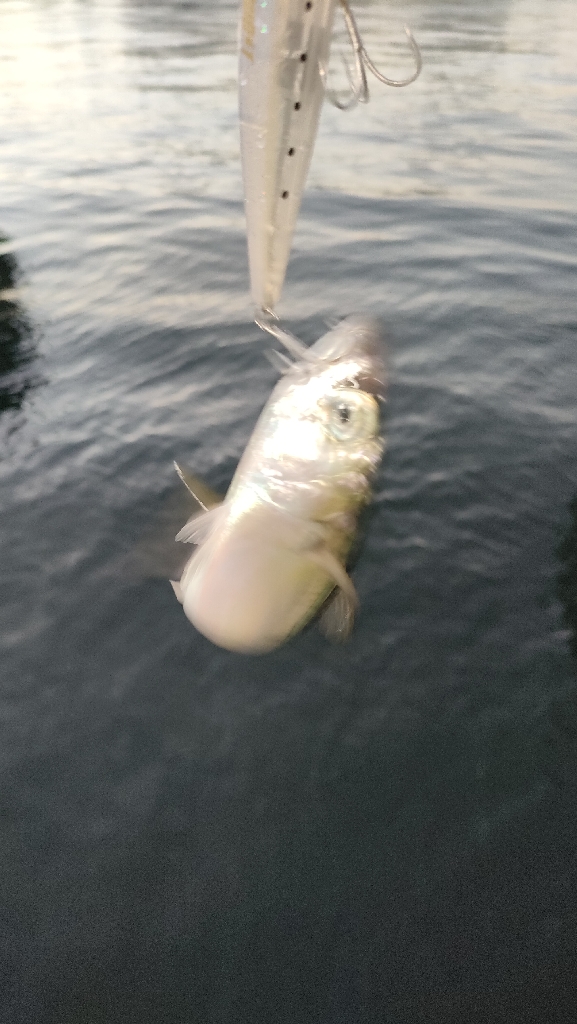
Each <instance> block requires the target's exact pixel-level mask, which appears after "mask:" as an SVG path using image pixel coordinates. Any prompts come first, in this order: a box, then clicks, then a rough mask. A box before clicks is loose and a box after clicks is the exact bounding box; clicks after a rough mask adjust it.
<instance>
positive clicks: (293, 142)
mask: <svg viewBox="0 0 577 1024" xmlns="http://www.w3.org/2000/svg"><path fill="white" fill-rule="evenodd" d="M338 2H339V0H243V5H242V14H241V21H240V32H239V112H240V141H241V157H242V168H243V179H244V195H245V209H246V220H247V236H248V252H249V265H250V279H251V292H252V299H253V302H254V304H255V306H256V308H257V309H259V310H261V309H268V310H273V309H274V307H275V305H276V303H277V302H278V299H279V297H280V293H281V290H282V286H283V283H284V278H285V273H286V267H287V263H288V258H289V253H290V248H291V243H292V237H293V232H294V228H295V224H296V219H297V216H298V212H299V208H300V203H301V197H302V193H303V189H304V186H305V181H306V177H307V173H308V169H309V164H310V161H311V156H312V152H313V148H314V143H315V138H316V134H317V128H318V121H319V114H320V109H321V105H322V102H323V97H324V95H325V85H326V76H327V67H328V62H329V51H330V44H331V33H332V27H333V20H334V15H335V8H336V6H337V3H338ZM340 4H341V6H342V8H343V12H344V17H345V24H346V27H347V30H348V33H349V37H350V40H351V45H352V49H353V56H354V68H353V70H352V71H351V72H350V73H349V78H350V82H351V95H350V97H349V99H348V100H346V101H341V100H340V99H339V98H338V97H337V96H335V95H334V94H332V93H329V94H328V96H329V99H331V100H332V102H333V103H335V105H336V106H338V107H340V108H341V109H346V108H348V107H350V106H353V105H354V104H355V103H357V102H361V103H362V102H366V101H367V100H368V95H369V93H368V85H367V75H366V72H367V70H368V71H371V72H372V73H373V74H374V75H376V77H377V78H378V79H379V80H380V81H381V82H385V83H386V84H387V85H393V86H403V85H408V84H409V83H410V82H413V81H414V80H415V78H416V77H417V75H418V74H419V72H420V70H421V58H420V53H419V48H418V46H417V44H416V42H415V41H414V39H413V37H412V35H411V33H410V31H409V30H408V29H406V30H405V31H406V32H407V35H408V38H409V43H410V45H411V49H412V51H413V55H414V58H415V61H416V70H415V72H414V74H413V75H411V76H410V77H409V78H407V79H405V80H403V81H397V80H394V79H389V78H386V76H384V75H382V74H381V73H380V72H379V71H378V70H377V68H376V67H375V66H374V64H373V63H372V61H371V60H370V59H369V57H368V55H367V52H366V49H365V47H364V45H363V42H362V40H361V37H360V34H359V31H358V28H357V25H356V22H355V19H354V17H353V14H352V11H351V10H350V8H349V6H348V0H340Z"/></svg>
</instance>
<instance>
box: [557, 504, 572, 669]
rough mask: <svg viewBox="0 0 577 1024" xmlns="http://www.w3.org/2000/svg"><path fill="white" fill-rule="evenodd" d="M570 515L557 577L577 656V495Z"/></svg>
mask: <svg viewBox="0 0 577 1024" xmlns="http://www.w3.org/2000/svg"><path fill="white" fill-rule="evenodd" d="M569 515H570V518H571V523H570V526H569V528H568V530H567V532H566V534H565V536H564V537H563V540H562V541H561V543H560V545H559V547H558V548H557V555H558V557H559V559H560V561H561V563H562V565H563V568H562V570H561V572H560V573H559V575H558V577H557V588H558V593H559V597H560V599H561V601H562V603H563V609H564V614H563V618H564V620H565V624H566V625H567V626H568V628H569V630H570V638H569V646H570V648H571V653H572V654H573V655H574V657H576V658H577V495H575V497H574V498H573V500H572V501H571V503H570V505H569Z"/></svg>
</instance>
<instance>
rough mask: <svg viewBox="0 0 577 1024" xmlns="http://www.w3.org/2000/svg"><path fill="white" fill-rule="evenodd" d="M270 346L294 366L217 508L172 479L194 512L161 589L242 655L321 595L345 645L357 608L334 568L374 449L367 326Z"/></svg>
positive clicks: (376, 365) (296, 625) (212, 636)
mask: <svg viewBox="0 0 577 1024" xmlns="http://www.w3.org/2000/svg"><path fill="white" fill-rule="evenodd" d="M277 336H278V338H279V340H281V341H283V342H284V343H285V344H286V345H287V347H289V348H290V349H291V350H292V352H293V354H295V355H296V356H297V360H296V362H294V363H293V362H291V361H290V360H289V359H287V358H286V357H283V360H284V364H285V365H284V372H283V376H282V378H281V380H280V381H279V382H278V384H277V385H276V387H275V388H274V390H273V392H272V395H271V397H270V399H269V401H268V402H267V404H266V405H265V407H264V409H263V411H262V413H261V415H260V418H259V420H258V422H257V424H256V427H255V429H254V432H253V434H252V437H251V438H250V440H249V442H248V445H247V447H246V450H245V452H244V454H243V456H242V458H241V460H240V462H239V465H238V467H237V470H236V472H235V474H234V477H233V480H232V483H231V485H230V488H229V490H228V492H227V494H226V497H225V498H224V500H220V499H219V498H218V497H217V496H216V495H214V494H213V493H212V492H210V491H209V490H207V489H204V490H203V491H202V493H199V486H198V483H197V482H195V481H192V482H191V481H189V480H188V478H187V476H186V474H185V473H183V472H182V471H180V470H179V472H180V474H181V477H182V479H183V480H184V482H185V483H186V484H187V486H189V489H190V491H191V493H193V494H194V496H195V497H196V498H197V501H198V503H199V504H200V505H201V506H202V508H203V511H202V512H200V513H199V514H197V515H194V516H193V517H192V518H191V519H190V520H189V521H188V522H187V523H186V525H185V526H184V527H183V528H182V530H181V531H180V532H179V533H178V534H177V537H176V540H178V541H184V542H185V543H193V544H196V545H197V549H196V551H195V552H194V553H193V555H192V556H191V558H190V559H189V561H188V562H187V564H186V566H185V568H184V571H183V573H182V576H181V579H180V581H179V582H175V581H171V582H172V586H173V588H174V591H175V593H176V596H177V598H178V600H179V601H180V602H181V604H182V605H183V607H184V612H185V614H186V616H187V618H188V619H189V620H190V621H191V622H192V624H193V625H194V626H196V628H197V629H198V630H199V632H201V633H203V634H204V635H205V636H206V637H208V639H209V640H212V641H213V643H215V644H217V645H218V646H220V647H224V648H226V649H228V650H231V651H239V652H244V653H262V652H265V651H270V650H272V649H274V648H275V647H278V646H279V645H280V644H282V643H283V642H284V641H285V640H287V639H288V638H289V637H291V636H292V635H293V634H294V633H296V632H298V631H299V630H300V629H301V628H302V627H303V626H304V625H305V624H306V623H307V622H308V621H309V620H310V619H311V618H312V617H313V615H314V614H315V613H316V612H317V611H318V610H319V609H320V608H321V606H323V604H324V603H325V602H326V601H327V598H328V597H329V595H330V594H332V597H331V598H330V601H329V602H327V604H326V606H325V609H324V613H323V618H322V622H321V625H322V626H323V628H324V631H325V632H326V633H327V634H328V635H329V636H331V637H333V638H335V639H344V638H346V636H348V634H349V632H350V630H351V628H352V623H353V619H354V613H355V609H356V606H357V603H358V602H357V596H356V592H355V588H354V585H353V582H352V580H351V578H350V576H349V575H348V573H347V571H346V568H345V566H346V560H347V556H348V554H349V552H350V548H351V544H352V542H353V540H354V537H355V533H356V527H357V519H358V515H359V512H360V511H361V509H362V507H363V506H364V505H365V504H366V502H367V501H368V500H369V498H370V484H371V478H372V477H373V475H374V473H375V471H376V469H377V467H378V465H379V462H380V459H381V455H382V452H383V446H384V442H383V440H382V438H381V437H380V434H379V421H380V416H379V412H380V409H379V399H381V398H383V397H384V389H385V384H384V379H385V372H384V363H383V337H382V331H381V328H380V326H379V324H378V322H377V321H374V320H372V319H370V318H368V317H358V316H357V317H349V318H347V319H346V320H344V321H342V322H341V323H340V324H339V325H338V326H337V327H336V328H334V329H332V330H331V331H329V332H328V333H327V334H325V335H324V336H323V337H322V338H321V339H320V340H319V341H317V342H316V343H315V344H314V345H312V346H311V347H310V348H306V347H305V346H304V345H302V344H301V343H300V342H299V341H298V340H297V339H296V338H293V337H292V335H287V334H285V332H283V331H280V330H279V331H278V332H277ZM279 354H280V353H279ZM177 468H178V467H177ZM333 592H334V593H333Z"/></svg>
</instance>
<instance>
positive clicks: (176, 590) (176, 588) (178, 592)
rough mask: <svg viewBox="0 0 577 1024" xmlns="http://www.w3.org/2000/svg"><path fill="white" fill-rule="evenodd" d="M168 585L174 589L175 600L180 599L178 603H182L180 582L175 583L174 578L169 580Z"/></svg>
mask: <svg viewBox="0 0 577 1024" xmlns="http://www.w3.org/2000/svg"><path fill="white" fill-rule="evenodd" d="M170 585H171V587H172V589H173V590H174V593H175V594H176V599H177V601H180V603H181V604H183V603H184V597H183V594H182V587H181V586H180V583H177V582H176V580H171V581H170Z"/></svg>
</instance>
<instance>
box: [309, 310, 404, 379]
mask: <svg viewBox="0 0 577 1024" xmlns="http://www.w3.org/2000/svg"><path fill="white" fill-rule="evenodd" d="M386 348H387V343H386V334H385V330H384V327H383V325H382V324H381V322H380V321H379V320H377V319H376V317H370V316H363V315H359V314H354V315H352V316H348V317H346V319H344V320H341V322H340V323H339V324H337V326H336V327H335V328H333V330H332V331H329V333H328V334H325V335H324V337H322V338H321V339H320V340H319V341H317V342H316V344H315V345H312V346H311V349H310V351H311V353H314V355H315V356H317V357H318V358H319V359H320V360H322V362H325V363H332V364H333V365H335V364H337V365H338V364H341V365H342V369H343V378H342V382H339V384H340V386H342V387H351V386H353V387H356V388H359V389H360V390H361V391H366V392H367V394H369V395H374V396H375V397H376V398H380V399H384V398H385V394H386V390H387V374H386V370H385V351H386Z"/></svg>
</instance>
